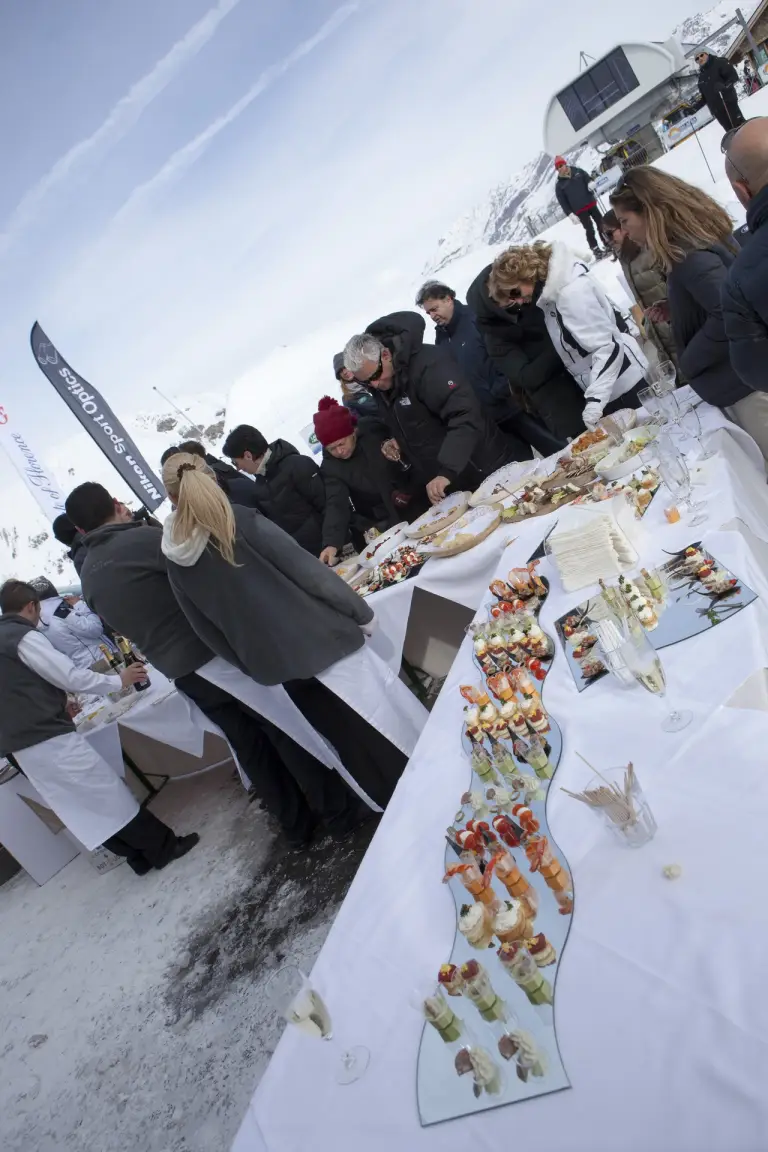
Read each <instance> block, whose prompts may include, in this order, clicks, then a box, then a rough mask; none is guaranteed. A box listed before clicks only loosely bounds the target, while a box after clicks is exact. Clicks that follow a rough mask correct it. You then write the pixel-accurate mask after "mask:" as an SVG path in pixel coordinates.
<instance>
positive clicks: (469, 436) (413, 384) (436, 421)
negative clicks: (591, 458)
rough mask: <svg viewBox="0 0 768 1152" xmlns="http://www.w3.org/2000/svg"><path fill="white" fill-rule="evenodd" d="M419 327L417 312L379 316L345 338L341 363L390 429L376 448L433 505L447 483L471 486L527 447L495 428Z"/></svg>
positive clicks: (421, 323) (459, 374)
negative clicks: (407, 471) (409, 473)
mask: <svg viewBox="0 0 768 1152" xmlns="http://www.w3.org/2000/svg"><path fill="white" fill-rule="evenodd" d="M424 328H425V324H424V320H423V318H422V317H421V316H419V314H418V313H417V312H395V313H393V314H392V315H389V316H382V317H381V318H380V319H378V320H374V322H373V323H372V324H369V325H368V327H367V329H366V330H365V332H364V333H362V334H361V335H359V336H353V337H352V339H351V340H349V341H348V342H347V346H346V348H345V349H344V364H345V365H346V367H347V368H348V369H349V371H350V372H353V373H354V376H355V379H356V380H358V381H359V382H360V383H361V384H363V385H364V386H365V387H366V388H368V389H370V391H371V392H372V394H373V395H374V396H375V397H376V401H377V403H378V407H379V415H380V417H381V420H382V422H383V423H385V424H386V425H387V427H388V429H389V430H390V433H391V439H390V440H387V441H386V442H385V443H384V444H383V445H382V451H383V452H384V454H385V455H387V456H389V457H390V458H393V457H392V454H393V453H394V454H396V456H395V457H394V458H404V459H405V460H406V461H407V463H408V464H410V465H411V468H412V470H413V478H414V482H416V483H418V484H423V485H424V486H425V487H426V491H427V496H428V497H429V499H430V501H431V502H432V503H433V504H436V503H437V502H438V501H439V500H442V499H443V497H444V496H445V495H446V494H447V493H448V489H449V488H450V489H453V490H454V491H461V490H462V489H465V490H469V491H473V490H474V489H475V488H477V487H479V485H480V484H481V483H482V481H483V480H484V479H485V478H486V477H487V476H490V474H491V473H492V472H495V471H496V469H497V468H501V466H502V465H503V464H506V463H508V462H509V461H510V460H523V459H527V458H529V457H530V449H529V448H528V446H527V445H524V444H522V443H521V442H520V441H517V440H514V439H512V438H510V437H506V436H504V435H503V434H502V433H501V432H500V431H499V430H498V429H497V428H496V426H495V425H494V423H493V422H492V421H491V420H490V419H489V418H488V416H487V415H486V414H485V412H484V411H483V410H482V408H481V406H480V402H479V400H478V399H477V397H476V395H475V392H474V390H473V388H472V385H471V384H470V382H469V380H468V379H467V377H466V376H465V375H464V372H463V370H462V369H461V368H460V367H459V365H458V364H457V363H456V362H455V361H454V360H453V359H452V358H451V357H450V355H449V354H448V353H447V352H445V351H443V349H441V348H436V347H435V346H434V345H430V344H427V345H425V344H424Z"/></svg>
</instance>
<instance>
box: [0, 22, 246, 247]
mask: <svg viewBox="0 0 768 1152" xmlns="http://www.w3.org/2000/svg"><path fill="white" fill-rule="evenodd" d="M239 3H240V0H218V3H217V4H215V5H214V7H213V8H211V9H209V11H208V12H206V14H205V15H204V16H203V17H202V18H201V19H200V20H198V22H197V24H193V26H192V27H191V28H190V29H189V31H188V32H187V33H186V34H185V35H184V36H182V38H181V40H178V41H177V42H176V43H175V44H174V45H173V47H172V48H171V49H170V51H169V52H167V53H166V54H165V56H163V57H162V59H160V60H158V62H157V64H155V66H154V68H152V70H151V71H150V72H147V74H146V75H145V76H142V78H141V79H140V80H138V81H137V82H136V83H135V84H134V85H133V87H132V88H130V89H129V91H128V92H126V94H125V96H123V97H122V98H121V99H120V100H118V102H117V104H115V105H114V107H113V108H112V109H111V111H110V112H109V115H108V116H107V118H106V120H104V121H103V122H102V123H101V124H100V125H99V127H98V128H97V129H96V131H95V132H93V133H91V135H90V136H87V137H86V138H85V139H84V140H80V141H78V143H77V144H75V145H73V146H72V148H70V149H69V151H68V152H65V154H64V155H63V156H60V157H59V159H58V160H57V161H56V163H55V164H54V165H53V167H52V168H50V169H49V170H48V172H46V174H45V175H44V176H43V177H42V179H40V180H39V181H38V182H37V184H35V185H34V187H32V188H30V189H29V191H28V192H26V193H25V194H24V196H22V198H21V200H20V201H19V203H18V204H17V205H16V208H15V209H14V210H13V212H12V213H11V216H10V217H9V220H8V223H7V225H6V227H5V229H4V231H3V232H0V256H2V255H4V254H5V252H6V251H7V250H8V248H9V247H10V245H11V244H13V243H14V241H15V240H16V239H18V237H19V236H20V235H21V233H23V232H24V231H25V230H26V229H27V228H28V227H29V225H30V224H31V223H32V221H33V220H34V219H35V216H36V214H37V212H38V210H39V209H40V207H41V206H42V204H43V202H44V201H45V199H46V198H47V197H48V196H49V195H50V194H51V192H53V191H55V190H56V188H57V187H58V186H59V185H60V184H62V183H63V182H64V181H65V180H66V179H67V177H68V176H69V175H70V173H71V172H72V171H74V169H76V168H77V167H78V166H80V165H82V164H83V163H84V162H85V161H87V160H88V159H89V158H91V157H93V156H95V155H96V154H97V153H99V152H100V151H102V150H104V149H105V148H108V147H113V146H114V145H115V144H116V143H117V142H118V141H119V140H121V139H122V138H123V136H125V135H126V133H127V132H129V131H130V130H131V128H132V127H133V126H134V124H135V123H136V121H137V120H138V119H139V117H140V116H141V115H142V113H143V112H144V111H145V109H146V108H147V107H148V106H149V105H150V104H151V103H152V101H153V100H155V99H156V98H157V97H158V96H159V95H160V94H161V92H163V91H164V89H165V88H167V87H168V85H169V84H170V83H171V82H172V81H173V80H174V79H175V78H176V76H177V75H178V73H179V72H180V71H181V70H182V69H183V68H184V67H185V65H186V64H188V63H189V61H190V60H192V59H193V58H194V57H195V56H196V55H197V54H198V52H200V51H201V49H202V48H204V47H205V45H206V44H207V43H208V41H209V40H210V39H211V37H212V36H213V35H214V34H215V33H216V30H217V29H218V27H219V25H220V24H221V22H222V20H224V19H225V17H227V16H228V15H229V13H230V12H231V11H232V9H233V8H235V7H236V6H237V5H238V4H239Z"/></svg>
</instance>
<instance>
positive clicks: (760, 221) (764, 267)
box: [723, 185, 768, 392]
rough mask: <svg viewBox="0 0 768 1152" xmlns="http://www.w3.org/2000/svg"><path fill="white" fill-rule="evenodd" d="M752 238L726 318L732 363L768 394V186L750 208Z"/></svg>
mask: <svg viewBox="0 0 768 1152" xmlns="http://www.w3.org/2000/svg"><path fill="white" fill-rule="evenodd" d="M747 227H748V228H749V231H750V234H751V239H750V240H749V242H748V243H747V244H746V245H745V247H744V248H742V250H741V252H739V255H738V256H737V257H736V260H735V261H734V263H733V264H732V265H731V270H730V272H729V273H728V279H727V280H726V282H725V284H724V285H723V317H724V319H725V333H726V335H727V337H728V341H729V344H730V350H731V364H732V365H733V367H734V368H735V369H736V372H737V373H738V375H739V377H740V379H741V381H742V383H743V384H746V385H747V387H748V388H751V389H752V390H753V391H755V392H768V185H766V187H765V188H763V190H762V192H758V194H757V196H755V198H754V200H752V202H751V203H750V205H749V208H748V209H747Z"/></svg>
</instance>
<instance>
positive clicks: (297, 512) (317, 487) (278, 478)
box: [254, 440, 325, 556]
mask: <svg viewBox="0 0 768 1152" xmlns="http://www.w3.org/2000/svg"><path fill="white" fill-rule="evenodd" d="M269 448H270V451H271V453H272V455H271V456H270V458H269V461H268V463H267V467H266V471H265V473H264V475H263V476H257V477H256V478H255V481H254V488H255V489H256V495H257V499H258V501H259V503H258V508H259V510H260V511H261V512H263V514H264V515H265V516H266V517H267V519H269V520H272V521H274V523H275V524H277V525H279V527H280V528H282V529H283V531H284V532H287V533H288V535H289V536H293V538H294V540H295V541H296V542H297V543H298V544H301V546H302V548H306V550H307V551H308V552H311V553H312V554H313V555H314V556H319V555H320V551H321V548H322V544H321V543H320V541H321V537H322V527H323V516H324V514H325V485H324V484H323V478H322V476H321V475H320V469H319V468H318V466H317V464H316V463H315V461H314V460H312V459H311V458H310V457H309V456H301V455H300V454H299V452H297V450H296V449H295V448H294V446H293V444H289V443H288V441H287V440H275V441H274V443H273V444H270V446H269Z"/></svg>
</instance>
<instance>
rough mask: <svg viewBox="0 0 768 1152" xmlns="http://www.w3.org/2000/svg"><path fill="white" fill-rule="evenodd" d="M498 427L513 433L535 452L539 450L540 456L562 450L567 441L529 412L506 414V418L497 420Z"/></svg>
mask: <svg viewBox="0 0 768 1152" xmlns="http://www.w3.org/2000/svg"><path fill="white" fill-rule="evenodd" d="M499 428H501V430H502V432H505V433H509V432H512V433H514V435H515V436H518V437H520V439H522V440H524V441H525V442H526V444H530V445H531V447H532V448H535V449H536V451H537V452H541V454H542V456H551V455H552V453H553V452H562V451H563V449H564V448H565V446H566V444H567V443H568V441H567V440H561V439H560V437H559V436H555V435H553V433H552V432H550V430H549V429H548V428H547V426H546V424H543V423H542V422H541V420H539V419H538V418H537V417H536V416H532V415H531V414H530V412H518V413H517V414H516V415H515V416H508V417H507V418H506V420H501V421H499Z"/></svg>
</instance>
